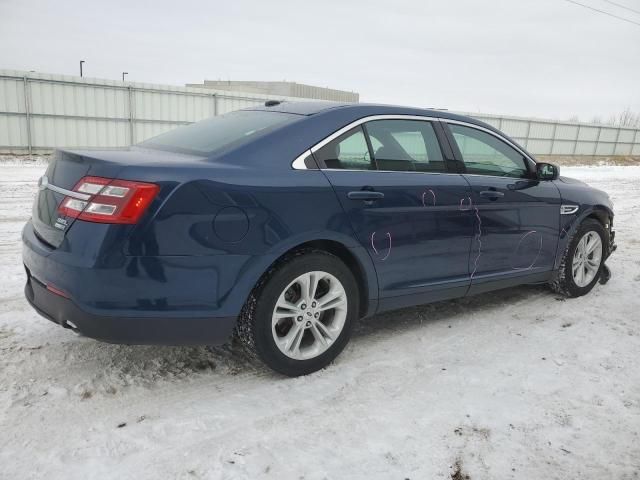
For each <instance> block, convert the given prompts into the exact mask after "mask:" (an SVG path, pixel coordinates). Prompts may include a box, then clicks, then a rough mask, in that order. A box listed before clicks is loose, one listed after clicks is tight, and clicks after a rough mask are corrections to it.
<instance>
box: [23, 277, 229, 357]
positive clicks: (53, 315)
mask: <svg viewBox="0 0 640 480" xmlns="http://www.w3.org/2000/svg"><path fill="white" fill-rule="evenodd" d="M24 293H25V296H26V298H27V301H28V302H29V303H30V304H31V306H32V307H33V308H34V309H35V310H36V311H37V312H38V313H39V314H40V315H42V316H43V317H45V318H47V319H48V320H51V321H52V322H54V323H57V324H58V325H60V326H62V327H65V328H69V329H71V330H73V331H74V332H76V333H79V334H81V335H85V336H87V337H91V338H95V339H96V340H102V341H104V342H109V343H121V344H129V345H217V344H221V343H224V342H225V341H227V340H228V339H229V337H230V336H231V333H232V332H233V328H234V327H235V324H236V317H213V318H211V317H209V318H191V317H184V318H168V317H127V318H125V317H116V316H113V317H112V316H105V315H96V314H92V313H89V312H86V311H83V310H82V309H80V308H79V307H78V306H77V305H76V304H75V303H74V302H73V301H72V300H71V299H69V298H65V297H64V296H62V295H60V294H59V293H54V292H52V291H50V290H48V289H47V287H46V285H45V284H44V283H42V282H41V281H40V280H38V279H36V278H35V277H34V276H33V275H31V272H30V271H29V270H28V269H27V284H26V285H25V288H24Z"/></svg>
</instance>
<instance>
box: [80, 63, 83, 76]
mask: <svg viewBox="0 0 640 480" xmlns="http://www.w3.org/2000/svg"><path fill="white" fill-rule="evenodd" d="M83 63H84V60H80V77H82V64H83Z"/></svg>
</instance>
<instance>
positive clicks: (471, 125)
mask: <svg viewBox="0 0 640 480" xmlns="http://www.w3.org/2000/svg"><path fill="white" fill-rule="evenodd" d="M441 121H443V122H445V123H453V124H455V125H462V126H463V127H469V128H475V129H476V130H480V131H482V132H485V133H488V134H489V135H493V136H494V137H496V138H497V139H498V140H502V141H503V142H504V143H506V144H507V145H509V146H510V147H512V148H513V149H514V150H517V151H518V152H519V153H520V154H521V155H522V156H523V157H524V158H526V159H527V161H528V162H529V166H530V167H531V168H533V170H535V168H536V161H535V160H534V159H533V158H531V157H530V156H529V154H527V152H525V151H524V150H522V148H520V147H519V146H518V145H516V144H515V143H513V142H512V141H511V140H509V139H508V138H506V137H504V136H503V135H500V134H498V133H496V132H494V131H493V130H489V129H488V128H485V127H482V126H480V125H476V124H474V123H469V122H463V121H462V120H453V119H449V118H442V119H441ZM452 135H453V133H452ZM475 175H482V174H475ZM482 176H499V175H482Z"/></svg>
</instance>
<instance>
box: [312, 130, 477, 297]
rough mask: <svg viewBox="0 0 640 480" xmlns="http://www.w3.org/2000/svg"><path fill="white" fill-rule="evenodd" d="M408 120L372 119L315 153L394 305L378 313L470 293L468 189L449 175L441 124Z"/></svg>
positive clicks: (457, 177)
mask: <svg viewBox="0 0 640 480" xmlns="http://www.w3.org/2000/svg"><path fill="white" fill-rule="evenodd" d="M411 118H412V119H410V120H407V119H402V118H392V119H380V120H371V121H369V122H366V123H363V124H361V125H358V126H355V127H354V128H352V129H351V130H349V131H347V132H346V133H344V134H342V135H340V136H339V137H337V138H335V139H334V140H333V141H331V142H329V143H328V144H326V145H324V146H323V147H322V148H320V149H319V150H317V151H315V153H314V155H315V156H316V160H317V161H318V163H319V164H320V165H321V168H322V169H323V171H324V172H325V174H326V175H327V177H328V178H329V181H330V182H331V184H332V185H333V187H334V189H335V191H336V193H337V195H338V198H339V200H340V202H341V204H342V206H343V208H344V210H345V212H347V214H348V217H349V220H350V222H351V225H352V226H353V229H354V231H355V233H356V236H357V238H358V240H359V241H360V243H361V244H362V245H363V247H365V248H366V249H367V251H368V252H369V255H370V256H371V258H372V260H373V261H374V264H375V267H376V271H377V275H378V281H379V286H380V296H381V298H383V297H387V298H391V297H393V299H395V300H393V299H392V300H388V301H387V302H386V304H385V302H384V301H381V308H393V307H397V306H403V305H404V304H411V303H414V302H417V301H420V299H416V298H415V295H422V296H423V297H422V300H424V301H427V300H430V299H437V298H441V297H442V298H444V297H448V296H458V295H464V293H465V292H466V290H467V288H468V286H469V263H468V259H469V249H470V244H471V239H472V235H473V215H472V212H471V211H470V210H469V208H468V203H465V202H466V200H465V199H468V197H469V196H470V188H469V185H468V183H467V182H466V180H465V179H464V178H463V177H462V175H459V174H456V173H450V172H448V170H447V157H446V153H448V154H449V156H450V157H451V152H450V150H446V151H445V152H443V149H442V148H441V144H444V145H445V146H447V147H448V144H447V143H446V139H445V137H444V133H443V132H442V131H441V130H439V129H440V125H439V123H438V122H437V121H436V122H431V121H427V120H418V119H413V118H414V117H411ZM439 137H440V139H441V140H442V142H441V141H439ZM444 290H447V292H448V293H446V294H444V293H443V291H444Z"/></svg>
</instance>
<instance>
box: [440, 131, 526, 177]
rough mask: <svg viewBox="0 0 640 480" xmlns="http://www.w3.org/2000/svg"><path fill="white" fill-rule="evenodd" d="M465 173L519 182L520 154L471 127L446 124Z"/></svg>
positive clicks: (523, 167)
mask: <svg viewBox="0 0 640 480" xmlns="http://www.w3.org/2000/svg"><path fill="white" fill-rule="evenodd" d="M449 128H450V129H451V133H453V138H454V139H455V141H456V144H457V145H458V148H459V149H460V153H461V154H462V159H463V161H464V165H465V168H466V171H467V173H473V174H477V175H496V176H500V177H516V178H523V177H526V176H527V173H528V171H527V167H526V164H525V159H524V158H523V156H522V154H521V153H520V152H518V151H517V150H515V149H514V148H512V147H511V146H509V145H507V144H506V143H504V142H503V141H502V140H499V139H498V138H496V137H494V136H493V135H491V134H489V133H486V132H483V131H481V130H478V129H476V128H471V127H463V126H462V125H455V124H449Z"/></svg>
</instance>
